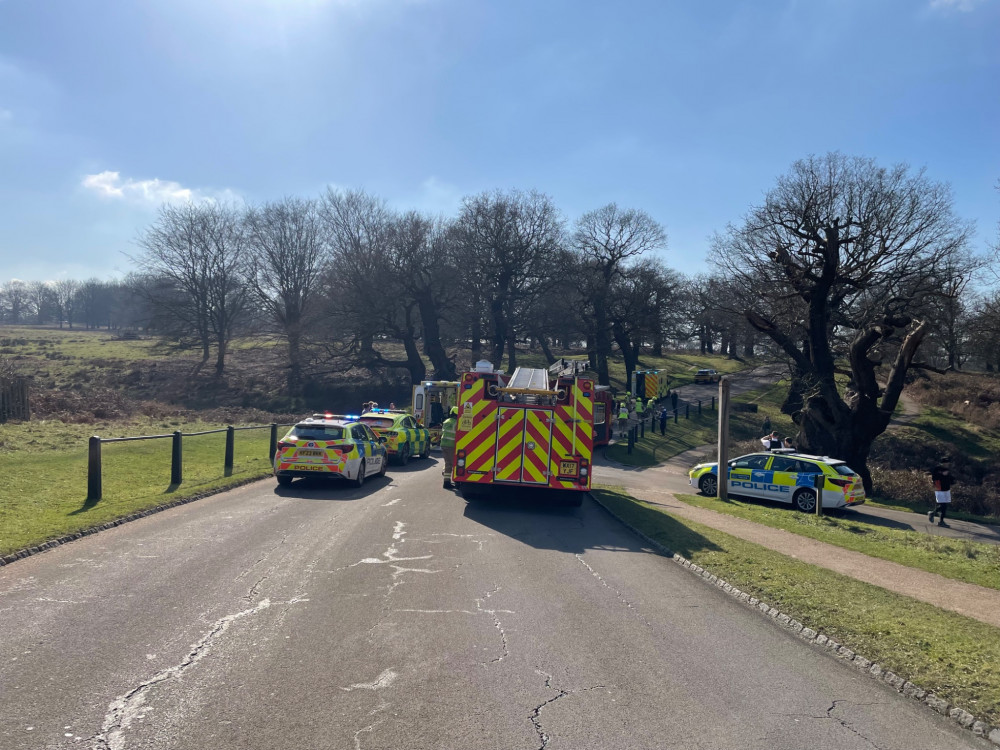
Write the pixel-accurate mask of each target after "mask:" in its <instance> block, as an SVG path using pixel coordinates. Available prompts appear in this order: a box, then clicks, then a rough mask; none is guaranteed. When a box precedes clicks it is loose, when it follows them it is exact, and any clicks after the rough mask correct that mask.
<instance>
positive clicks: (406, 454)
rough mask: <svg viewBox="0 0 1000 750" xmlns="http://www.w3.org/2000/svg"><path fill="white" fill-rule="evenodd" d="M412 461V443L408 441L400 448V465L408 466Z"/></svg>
mask: <svg viewBox="0 0 1000 750" xmlns="http://www.w3.org/2000/svg"><path fill="white" fill-rule="evenodd" d="M408 463H410V444H409V443H407V444H406V445H404V446H403V447H402V448H400V449H399V465H400V466H406V465H407V464H408Z"/></svg>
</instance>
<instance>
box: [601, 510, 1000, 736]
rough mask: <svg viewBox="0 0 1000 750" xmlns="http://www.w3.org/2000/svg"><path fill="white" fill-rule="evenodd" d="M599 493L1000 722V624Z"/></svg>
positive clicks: (750, 587) (657, 533)
mask: <svg viewBox="0 0 1000 750" xmlns="http://www.w3.org/2000/svg"><path fill="white" fill-rule="evenodd" d="M594 494H595V496H596V497H597V498H598V500H599V501H600V502H601V503H602V504H604V505H605V506H606V507H608V508H609V509H610V510H612V511H613V512H614V513H615V514H616V515H618V516H619V517H621V518H622V519H624V520H625V521H626V522H627V523H629V524H630V525H632V526H633V527H635V528H637V529H639V530H641V531H642V532H643V533H644V534H646V535H647V536H648V537H650V538H651V539H654V540H655V541H657V542H658V543H660V544H662V545H663V546H664V547H666V548H668V549H670V550H672V551H673V552H676V553H678V554H680V555H683V556H684V557H686V558H688V559H689V560H691V561H692V562H694V563H696V564H698V565H700V566H702V567H704V568H705V569H707V570H710V571H711V572H712V573H713V574H715V575H717V576H719V578H723V579H725V580H726V581H728V582H729V583H730V584H732V585H733V586H735V587H737V588H739V589H741V590H742V591H746V592H747V593H749V594H751V595H752V596H754V597H757V598H759V599H761V600H762V601H765V602H767V603H769V604H770V605H771V606H772V607H776V608H777V609H779V610H781V611H782V612H784V613H786V614H788V615H790V616H791V617H793V618H795V619H796V620H798V621H800V622H802V623H804V624H805V625H806V626H807V627H810V628H813V629H814V630H816V631H818V632H820V633H823V634H825V635H826V636H827V637H829V638H832V639H834V640H836V641H838V642H840V643H842V644H844V645H846V646H848V647H849V648H851V649H853V650H854V651H856V652H857V653H859V654H861V655H863V656H864V657H866V658H868V659H871V660H872V661H874V662H877V663H879V664H881V665H882V667H883V669H887V670H891V671H893V672H895V673H896V674H898V675H901V676H904V677H905V678H906V679H908V680H910V681H911V682H913V683H914V684H916V685H919V686H920V687H922V688H923V689H925V690H929V691H932V692H934V693H936V694H937V695H939V696H941V697H942V698H944V699H945V700H947V701H948V702H949V703H951V704H953V705H958V706H961V707H963V708H965V709H966V710H967V711H969V712H970V713H972V714H974V715H975V716H976V717H977V718H979V719H981V720H983V721H987V722H989V723H991V724H994V725H996V724H998V723H1000V671H998V670H997V669H996V665H997V664H1000V630H998V629H997V628H993V627H990V626H989V625H984V624H983V623H980V622H979V621H977V620H972V619H969V618H966V617H962V616H961V615H957V614H954V613H950V612H945V611H943V610H940V609H938V608H936V607H933V606H931V605H929V604H924V603H922V602H918V601H916V600H914V599H910V598H908V597H905V596H901V595H899V594H895V593H892V592H890V591H886V590H885V589H881V588H879V587H877V586H872V585H869V584H866V583H862V582H860V581H856V580H854V579H852V578H848V577H846V576H842V575H839V574H837V573H833V572H831V571H829V570H826V569H823V568H819V567H816V566H814V565H807V564H805V563H801V562H798V561H796V560H794V559H792V558H789V557H787V556H785V555H781V554H779V553H777V552H772V551H770V550H768V549H765V548H764V547H761V546H759V545H756V544H753V543H750V542H746V541H743V540H741V539H737V538H735V537H733V536H730V535H728V534H725V533H723V532H720V531H716V530H715V529H711V528H709V527H707V526H703V525H701V524H697V523H694V522H691V521H686V520H683V519H678V518H675V517H672V516H669V515H667V514H666V513H664V512H662V511H661V510H659V509H657V508H655V507H654V506H651V505H648V504H646V503H643V502H641V501H638V500H635V499H633V498H631V497H630V496H628V495H627V494H625V493H624V492H620V491H614V490H597V491H595V493H594Z"/></svg>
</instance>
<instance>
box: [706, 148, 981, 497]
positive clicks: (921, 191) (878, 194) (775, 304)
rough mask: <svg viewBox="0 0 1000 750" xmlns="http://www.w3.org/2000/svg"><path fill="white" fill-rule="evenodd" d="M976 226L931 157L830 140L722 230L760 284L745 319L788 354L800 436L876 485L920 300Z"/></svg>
mask: <svg viewBox="0 0 1000 750" xmlns="http://www.w3.org/2000/svg"><path fill="white" fill-rule="evenodd" d="M969 232H970V228H969V226H968V225H967V224H965V223H963V222H961V221H959V220H958V219H957V218H956V217H955V216H954V214H953V212H952V204H951V195H950V190H949V188H948V187H947V186H946V185H943V184H940V183H934V182H932V181H930V180H929V179H928V178H927V177H926V176H925V174H924V171H923V170H920V171H918V172H917V173H915V174H913V173H911V172H910V170H909V168H908V167H907V166H905V165H896V166H894V167H891V168H883V167H879V166H878V165H877V164H876V163H875V162H874V161H873V160H871V159H863V158H850V157H846V156H844V155H842V154H839V153H831V154H827V155H826V156H823V157H809V158H808V159H803V160H801V161H798V162H796V163H795V164H794V165H793V166H792V168H791V171H790V172H789V173H788V174H787V175H785V176H783V177H781V178H779V180H778V183H777V185H776V186H775V188H774V189H772V190H771V191H770V192H769V193H768V194H767V196H766V198H765V201H764V203H763V205H760V206H757V207H754V208H752V209H751V210H750V212H749V213H748V215H747V217H746V219H745V220H744V222H743V223H742V224H741V225H739V226H732V225H730V226H729V227H728V228H727V230H726V231H725V233H724V234H722V235H719V236H717V237H716V238H715V241H714V243H713V248H712V257H713V258H714V260H715V261H716V262H717V263H719V264H720V266H721V267H722V268H724V269H726V270H727V271H728V273H729V274H730V276H731V277H732V278H733V279H734V280H736V281H737V282H740V283H743V284H745V285H746V286H747V287H748V288H751V287H752V288H754V289H757V290H759V291H760V293H759V294H758V295H757V296H756V297H755V298H754V299H752V300H750V302H749V303H748V305H747V308H746V310H745V311H744V313H745V316H746V318H747V320H748V321H749V322H750V324H751V325H752V326H753V327H754V328H756V329H757V330H758V331H760V332H762V333H763V334H765V335H767V336H768V337H770V338H771V339H772V340H773V341H774V342H775V343H776V344H777V345H778V346H780V347H781V349H782V350H783V351H784V353H785V354H786V355H787V356H788V358H789V359H790V360H791V365H792V384H791V388H790V392H789V396H788V399H787V400H786V402H785V404H784V406H783V410H784V411H785V412H786V413H789V414H791V415H792V417H793V419H794V420H795V422H796V424H797V425H798V427H799V433H798V435H797V437H796V445H798V446H799V447H800V448H801V449H803V450H806V451H808V452H811V453H818V454H821V455H823V454H826V455H833V456H837V457H838V458H842V459H844V460H846V461H847V463H848V464H849V465H850V466H852V467H853V468H854V469H855V470H856V471H857V472H858V473H859V474H860V475H861V477H862V479H863V481H864V486H865V489H866V491H868V492H871V490H872V486H871V474H870V472H869V471H868V466H867V459H868V453H869V450H870V448H871V445H872V442H873V441H874V440H875V438H876V437H877V436H878V435H880V434H881V433H882V432H883V431H884V430H885V429H886V427H887V425H888V424H889V419H890V418H891V416H892V412H893V410H894V409H895V407H896V404H897V402H898V400H899V396H900V393H901V392H902V389H903V383H904V379H905V376H906V373H907V370H908V369H909V368H910V367H911V366H912V365H914V364H915V363H914V357H915V355H916V352H917V349H918V348H919V346H920V343H921V341H922V340H923V338H924V337H925V336H926V334H927V331H928V324H927V322H926V321H921V320H917V319H915V318H914V317H913V311H914V310H915V309H917V307H918V305H919V304H921V303H922V301H923V300H925V299H926V298H927V297H929V296H933V295H938V294H941V293H942V289H943V288H944V285H945V283H946V282H947V281H948V280H949V279H950V273H951V272H952V271H951V269H952V264H953V263H954V262H955V260H956V258H957V257H958V256H959V255H960V253H961V252H962V250H963V249H964V247H965V245H966V242H967V239H968V236H969ZM884 361H887V367H886V368H885V369H884V370H880V366H881V365H882V363H883V362H884ZM845 367H846V369H844V368H845ZM842 372H843V373H845V374H846V375H847V376H848V379H847V380H846V381H843V380H838V378H837V376H838V374H840V373H842ZM883 382H884V385H883V384H882V383H883Z"/></svg>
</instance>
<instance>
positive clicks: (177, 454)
mask: <svg viewBox="0 0 1000 750" xmlns="http://www.w3.org/2000/svg"><path fill="white" fill-rule="evenodd" d="M182 437H183V433H181V431H180V430H176V431H175V432H174V440H173V450H172V451H171V455H170V484H180V483H181V482H183V481H184V471H183V468H182V463H183V460H184V459H183V455H184V453H183V447H182V446H181V439H182Z"/></svg>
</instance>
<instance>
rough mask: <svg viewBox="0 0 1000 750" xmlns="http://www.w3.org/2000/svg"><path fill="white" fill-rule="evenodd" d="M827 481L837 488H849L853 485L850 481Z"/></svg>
mask: <svg viewBox="0 0 1000 750" xmlns="http://www.w3.org/2000/svg"><path fill="white" fill-rule="evenodd" d="M828 481H829V482H830V484H833V485H836V486H837V487H850V486H851V485H852V484H854V481H853V480H851V479H829V480H828Z"/></svg>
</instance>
